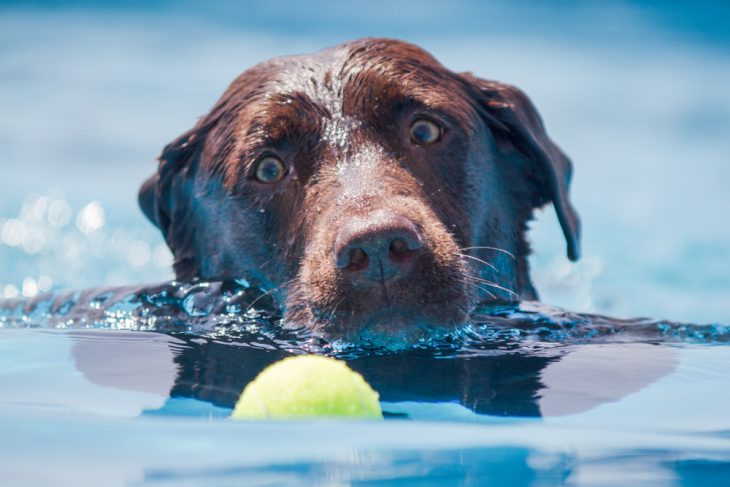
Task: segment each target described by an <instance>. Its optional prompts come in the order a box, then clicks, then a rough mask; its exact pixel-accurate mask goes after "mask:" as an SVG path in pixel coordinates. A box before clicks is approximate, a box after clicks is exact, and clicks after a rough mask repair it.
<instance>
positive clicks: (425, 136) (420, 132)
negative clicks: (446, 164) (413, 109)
mask: <svg viewBox="0 0 730 487" xmlns="http://www.w3.org/2000/svg"><path fill="white" fill-rule="evenodd" d="M441 132H442V131H441V127H439V126H438V125H436V123H435V122H432V121H431V120H428V119H426V118H419V119H417V120H416V121H415V122H413V124H411V130H410V133H411V140H412V141H413V143H414V144H418V145H429V144H433V143H435V142H438V141H439V139H440V138H441Z"/></svg>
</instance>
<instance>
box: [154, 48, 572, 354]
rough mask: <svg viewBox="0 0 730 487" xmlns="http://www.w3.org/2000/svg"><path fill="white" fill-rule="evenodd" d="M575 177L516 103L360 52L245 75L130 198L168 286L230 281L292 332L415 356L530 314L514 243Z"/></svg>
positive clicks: (306, 58)
mask: <svg viewBox="0 0 730 487" xmlns="http://www.w3.org/2000/svg"><path fill="white" fill-rule="evenodd" d="M571 173H572V164H571V161H570V160H569V159H568V157H567V156H566V155H565V154H564V153H563V152H562V151H561V150H560V149H559V148H558V146H557V145H555V144H554V143H553V142H552V140H551V139H550V138H549V137H548V135H547V133H546V131H545V128H544V126H543V123H542V120H541V117H540V115H539V114H538V112H537V110H536V109H535V107H534V106H533V104H532V103H531V101H530V100H529V99H528V97H527V96H526V95H525V94H524V93H523V92H522V91H520V90H519V89H518V88H515V87H513V86H510V85H507V84H503V83H500V82H496V81H489V80H485V79H480V78H478V77H476V76H474V75H473V74H470V73H455V72H452V71H450V70H448V69H447V68H445V67H444V66H442V65H441V64H440V63H439V62H438V61H437V60H436V59H435V58H434V57H433V56H431V55H430V54H429V53H428V52H426V51H424V50H423V49H421V48H419V47H417V46H415V45H413V44H409V43H406V42H402V41H398V40H391V39H378V38H366V39H359V40H355V41H352V42H347V43H345V44H341V45H339V46H336V47H332V48H329V49H325V50H323V51H320V52H318V53H316V54H311V55H299V56H291V57H280V58H275V59H272V60H269V61H266V62H263V63H261V64H258V65H256V66H254V67H252V68H250V69H248V70H247V71H245V72H244V73H243V74H241V75H240V76H239V77H238V78H237V79H236V80H235V81H233V83H232V84H231V85H230V86H229V88H228V89H227V90H226V91H225V93H224V94H223V96H222V97H221V98H220V100H218V102H217V103H216V104H215V106H214V107H213V108H212V110H211V111H210V112H209V113H208V114H207V115H205V116H204V117H202V118H201V119H200V120H199V122H198V123H197V124H196V125H195V126H194V127H193V128H192V129H190V130H189V131H187V132H186V133H184V134H183V135H182V136H180V137H179V138H177V139H176V140H174V141H173V142H172V143H170V144H169V145H167V146H166V147H165V148H164V150H163V152H162V155H161V156H160V158H159V166H158V169H157V172H156V174H154V175H153V176H152V177H151V178H150V179H148V180H147V181H146V182H145V183H144V184H143V186H142V188H141V189H140V192H139V202H140V206H141V208H142V210H143V212H144V214H145V215H146V216H147V217H148V218H149V219H150V220H151V221H152V222H153V223H154V224H155V225H156V226H157V227H158V228H159V229H160V230H161V232H162V234H163V235H164V238H165V240H166V242H167V244H168V245H169V247H170V249H171V251H172V253H173V255H174V270H175V273H176V275H177V278H178V279H181V280H190V279H194V278H200V279H207V280H225V279H236V278H243V279H246V280H248V281H250V282H252V283H256V285H258V286H260V287H261V288H263V289H265V290H267V291H268V292H269V293H271V295H272V296H274V297H275V299H276V302H277V304H278V305H279V306H280V307H281V308H282V309H283V310H284V320H283V321H284V323H285V324H286V325H287V326H293V327H306V328H308V329H311V330H313V331H316V332H322V333H324V334H326V335H327V336H330V337H336V338H344V339H356V338H369V339H373V338H375V339H378V338H383V337H389V338H388V339H391V340H405V341H414V340H419V339H422V338H426V337H429V336H433V335H438V334H440V333H442V332H447V331H450V330H453V329H454V328H455V327H457V326H459V325H460V324H462V323H464V321H465V319H466V318H467V316H468V314H469V313H470V311H471V310H473V309H474V307H475V306H477V305H479V304H501V303H510V302H515V301H518V300H535V299H537V293H536V291H535V289H534V287H533V285H532V283H531V281H530V277H529V269H528V262H527V258H528V255H529V253H530V248H529V245H528V243H527V241H526V238H525V232H526V229H527V223H528V221H529V220H531V219H532V216H533V211H534V210H535V209H536V208H540V207H542V206H543V205H546V204H547V203H552V204H553V206H554V208H555V211H556V213H557V217H558V220H559V222H560V225H561V227H562V230H563V233H564V235H565V239H566V242H567V254H568V257H569V258H570V259H571V260H576V259H578V258H579V253H580V249H579V246H580V221H579V217H578V215H577V213H576V211H575V209H574V208H573V206H572V204H571V201H570V199H569V186H570V181H571Z"/></svg>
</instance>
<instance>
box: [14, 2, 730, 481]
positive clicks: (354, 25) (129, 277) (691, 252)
mask: <svg viewBox="0 0 730 487" xmlns="http://www.w3.org/2000/svg"><path fill="white" fill-rule="evenodd" d="M383 11H387V12H388V15H383V14H382V13H383ZM729 20H730V14H729V13H728V8H727V6H725V5H720V4H718V3H717V2H714V3H713V2H704V3H703V2H700V4H699V6H695V7H691V6H689V5H685V4H681V3H678V2H661V3H657V4H655V3H654V2H610V3H603V2H571V1H568V2H561V3H560V5H559V8H557V7H555V6H546V5H545V4H544V3H542V2H489V3H487V2H470V1H467V0H458V1H456V2H450V3H448V5H447V4H443V5H442V4H439V3H438V2H423V1H421V2H400V3H398V5H397V6H396V5H394V4H393V3H392V2H380V1H378V0H376V1H373V2H369V3H368V5H363V6H361V10H360V11H358V12H357V14H353V12H352V11H351V9H350V7H345V6H343V4H340V3H337V2H331V1H324V2H320V4H318V5H317V6H312V5H310V4H296V5H295V4H286V5H285V4H280V3H276V2H273V3H271V2H268V3H266V5H264V4H261V5H256V6H252V5H246V6H245V8H244V7H242V6H240V5H238V4H236V3H229V2H209V3H208V5H207V7H206V9H201V8H200V7H199V6H196V5H193V4H191V3H177V4H173V3H171V2H167V1H154V2H147V3H146V4H145V6H144V7H141V6H139V5H138V6H136V7H130V6H126V5H121V4H120V3H117V2H106V3H105V4H104V5H103V6H97V5H95V4H94V2H87V1H81V2H74V4H73V5H72V6H68V5H64V4H63V3H60V2H43V1H35V2H29V3H23V4H20V3H14V2H6V3H3V5H2V6H0V106H2V110H1V111H2V116H0V142H2V143H0V170H1V171H0V172H1V173H2V174H3V177H2V178H1V179H0V299H5V301H4V302H3V305H2V308H3V309H2V310H0V328H1V329H0V390H1V391H2V393H0V432H1V434H0V484H2V485H13V486H16V485H17V486H23V485H69V486H74V487H77V486H84V485H89V486H97V485H157V486H162V485H200V484H205V485H231V484H235V485H238V484H240V485H312V484H325V485H434V484H437V485H532V486H544V485H606V486H615V485H632V486H634V485H673V486H674V485H676V486H689V485H692V486H694V485H701V486H714V485H717V486H725V485H728V484H729V483H730V433H729V432H730V413H728V407H727V405H728V404H730V376H729V375H728V373H727V371H728V370H730V348H729V347H728V340H729V339H730V331H728V325H730V224H729V223H728V219H727V213H728V210H730V192H728V190H727V181H728V180H730V164H728V154H730V137H728V133H730V96H729V93H730V92H728V90H727V89H726V87H727V86H730V37H728V29H727V25H728V22H729ZM362 35H386V36H394V37H400V38H405V39H407V40H411V41H414V42H416V43H418V44H420V45H422V46H424V47H425V48H427V49H429V50H430V51H432V52H433V53H434V54H435V55H436V56H437V57H438V58H439V59H441V60H442V61H443V62H444V64H446V65H447V66H448V67H451V68H453V69H455V70H470V71H474V72H475V73H476V74H478V75H480V76H484V77H490V78H494V79H498V80H502V81H506V82H510V83H514V84H516V85H518V86H520V87H522V88H523V89H524V90H525V91H526V92H527V93H528V94H529V95H530V96H531V98H532V99H533V100H534V101H535V103H536V105H537V106H538V108H539V109H540V112H541V113H542V115H543V117H544V119H545V121H546V125H547V127H548V130H549V132H550V134H551V136H552V137H553V138H554V139H555V140H556V141H557V142H558V143H559V145H560V146H561V147H563V148H564V149H565V151H566V152H567V153H569V154H570V155H571V157H572V159H573V160H574V162H575V167H576V173H575V178H574V184H573V201H574V203H575V205H576V207H577V209H578V210H579V212H580V214H581V216H582V219H583V221H584V245H583V247H584V254H585V257H584V259H583V260H582V261H581V262H579V263H577V264H572V263H569V262H568V261H567V260H566V259H565V258H564V257H563V256H564V247H563V242H562V237H561V235H560V229H559V227H558V225H557V224H556V222H555V218H554V215H553V212H552V210H551V209H550V208H548V209H546V211H544V212H539V213H538V215H537V220H536V222H535V223H534V225H533V228H532V230H531V233H530V240H531V242H532V244H533V247H534V249H535V255H534V256H533V257H532V258H531V266H532V275H533V277H534V280H535V283H536V286H537V288H538V289H539V291H540V292H541V297H542V299H543V301H544V302H546V303H550V304H551V305H557V306H560V307H562V308H563V309H567V310H571V312H566V311H563V310H562V309H561V308H556V307H553V306H550V305H545V304H538V303H522V304H521V305H520V306H519V307H504V308H497V309H483V310H479V312H478V313H475V315H474V316H473V317H472V319H471V322H470V323H468V324H466V325H465V326H464V328H463V329H461V330H460V331H459V332H458V333H454V334H453V335H450V336H447V337H443V338H441V339H439V340H432V341H428V342H420V343H418V344H416V345H415V346H413V347H407V348H405V349H401V350H387V349H383V348H379V347H375V346H369V345H368V344H349V343H344V342H328V341H326V340H324V339H322V338H321V337H318V336H314V335H312V334H309V333H307V332H306V331H305V330H282V329H281V327H280V326H279V325H280V323H279V317H278V315H277V313H276V311H275V310H272V309H271V308H270V307H269V306H268V304H269V303H267V302H266V298H265V297H264V298H261V299H260V300H259V301H258V302H257V303H256V306H255V307H251V306H250V304H251V303H252V302H253V301H254V300H256V299H259V298H260V296H261V295H262V291H261V290H258V289H256V288H252V287H250V286H247V285H246V283H243V282H230V283H217V282H211V283H204V282H194V283H179V282H172V283H171V282H169V281H170V279H171V278H172V274H171V273H170V270H169V269H170V255H169V252H168V251H167V250H166V247H165V246H164V243H163V242H162V239H161V238H160V236H159V235H158V233H157V231H156V230H155V229H154V228H153V227H152V226H151V225H150V224H149V223H147V222H146V221H144V218H143V217H142V215H141V212H139V211H138V210H137V208H136V201H135V199H136V191H137V188H138V186H139V184H140V183H141V182H142V181H143V180H144V179H145V178H146V177H147V176H148V175H149V174H151V173H152V171H153V170H154V157H155V156H156V155H157V154H159V151H160V149H161V148H162V146H164V144H165V143H167V142H169V141H170V140H172V139H173V138H175V137H176V136H177V135H179V134H180V133H182V132H183V131H185V130H187V129H188V128H189V127H190V126H192V125H193V123H194V122H195V120H196V118H197V117H198V116H200V115H201V114H203V113H205V112H206V111H207V110H208V109H209V107H210V106H211V105H212V104H213V102H214V101H215V99H216V98H217V97H218V96H219V95H220V93H221V92H222V91H223V89H224V88H225V87H226V85H227V84H228V83H229V82H230V81H231V80H232V79H233V78H234V77H235V76H236V75H237V74H238V73H239V72H240V71H241V70H243V69H245V68H246V67H248V66H250V65H252V64H254V63H256V62H259V61H261V60H263V59H266V58H269V57H271V56H274V55H280V54H289V53H295V52H305V51H314V50H318V49H320V48H322V47H324V46H327V45H332V44H335V43H338V42H341V41H344V40H347V39H350V38H354V37H358V36H362ZM150 283H160V284H154V285H153V284H150ZM120 286H121V287H120ZM86 289H92V291H89V292H82V291H83V290H86ZM617 316H618V317H623V318H625V319H616V318H611V317H617ZM638 316H648V317H650V318H640V319H636V318H634V317H638ZM308 352H316V353H323V354H327V355H332V356H336V357H339V358H342V359H344V360H347V361H348V363H349V364H350V366H351V367H353V368H354V369H356V370H358V371H359V372H361V373H362V374H363V375H364V376H365V378H366V379H367V380H368V381H369V382H370V383H371V384H372V385H373V387H374V388H375V389H376V390H378V391H379V393H380V395H381V400H382V406H383V409H384V410H385V411H386V413H387V418H386V420H385V421H383V422H376V423H372V422H367V423H361V422H328V421H323V422H295V423H287V422H282V423H240V422H232V421H230V420H228V419H227V416H228V415H229V414H230V411H231V408H232V406H233V404H234V403H235V400H236V398H237V396H238V394H240V392H241V390H242V389H243V387H244V386H245V384H246V383H247V382H248V381H249V380H251V378H253V377H254V376H255V375H256V374H257V373H258V372H259V371H260V370H261V369H262V368H263V367H265V366H266V365H268V364H270V363H272V362H274V361H275V360H278V359H280V358H282V357H284V356H287V355H291V354H300V353H308Z"/></svg>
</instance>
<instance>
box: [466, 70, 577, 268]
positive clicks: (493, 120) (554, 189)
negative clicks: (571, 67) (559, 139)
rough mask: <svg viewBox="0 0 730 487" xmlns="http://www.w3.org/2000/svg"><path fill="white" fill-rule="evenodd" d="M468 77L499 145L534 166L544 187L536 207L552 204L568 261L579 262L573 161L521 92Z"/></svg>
mask: <svg viewBox="0 0 730 487" xmlns="http://www.w3.org/2000/svg"><path fill="white" fill-rule="evenodd" d="M466 77H467V79H469V80H470V81H472V83H474V84H476V86H477V87H478V89H479V91H480V93H479V95H478V96H479V97H480V101H481V103H480V104H479V108H480V110H482V115H483V116H484V117H485V118H486V119H487V123H488V124H489V125H490V128H491V129H492V130H493V132H494V133H495V136H496V137H497V139H498V141H499V139H500V138H501V139H502V140H505V139H506V140H507V141H508V142H510V143H511V144H512V145H513V146H514V148H515V149H517V150H519V151H520V152H522V153H523V154H524V155H525V156H526V157H527V158H528V160H529V161H530V162H531V163H532V164H534V168H535V170H536V172H537V174H538V176H539V179H541V180H542V181H544V183H543V184H544V186H545V187H544V188H543V190H542V191H541V192H540V194H538V195H537V200H536V202H535V203H536V206H538V207H539V206H542V205H543V204H545V203H547V202H548V201H550V202H552V203H553V206H554V207H555V212H556V213H557V215H558V220H559V221H560V226H561V227H562V229H563V234H564V235H565V241H566V243H567V246H568V258H569V259H570V260H572V261H576V260H578V259H579V258H580V219H579V217H578V214H577V213H576V211H575V209H574V208H573V205H572V204H571V202H570V198H569V196H568V189H569V186H570V179H571V176H572V172H573V166H572V164H571V162H570V159H568V157H567V156H566V155H565V154H564V153H563V152H562V151H561V150H560V148H558V146H557V145H555V144H554V143H553V141H552V140H550V138H549V137H548V135H547V133H546V132H545V127H544V126H543V123H542V119H541V118H540V114H539V113H537V109H536V108H535V107H534V105H533V104H532V102H531V101H530V99H529V98H528V97H527V95H525V94H524V93H523V92H522V91H521V90H520V89H518V88H516V87H514V86H510V85H506V84H502V83H497V82H495V81H488V80H482V79H478V78H476V77H474V76H472V75H470V74H467V75H466Z"/></svg>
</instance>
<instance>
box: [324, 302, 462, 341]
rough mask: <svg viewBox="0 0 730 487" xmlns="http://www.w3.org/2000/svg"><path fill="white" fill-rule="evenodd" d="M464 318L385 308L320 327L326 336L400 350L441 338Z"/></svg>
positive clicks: (453, 329)
mask: <svg viewBox="0 0 730 487" xmlns="http://www.w3.org/2000/svg"><path fill="white" fill-rule="evenodd" d="M463 322H464V320H463V319H461V320H460V319H456V317H454V319H451V320H448V321H437V320H434V319H433V318H430V319H429V318H426V317H423V316H419V315H418V314H417V313H415V312H413V311H412V310H405V309H385V310H381V311H378V312H377V313H375V314H373V315H371V316H369V317H363V319H362V320H359V322H357V323H353V322H351V323H349V324H344V323H340V324H335V323H330V324H325V325H324V326H321V327H320V330H321V331H322V333H323V335H324V336H325V337H326V338H328V339H335V340H340V341H344V342H348V343H351V344H353V345H364V346H368V347H370V346H373V347H382V348H387V349H390V350H399V349H404V348H408V347H410V346H412V345H415V344H418V343H423V342H429V341H431V340H434V339H439V338H443V337H444V336H446V335H448V334H449V333H452V332H454V331H455V330H457V329H458V327H459V325H460V324H462V323H463ZM328 325H329V326H328ZM332 325H334V326H332Z"/></svg>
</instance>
